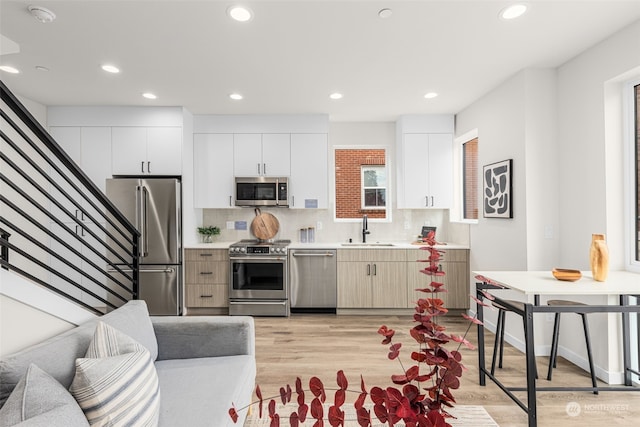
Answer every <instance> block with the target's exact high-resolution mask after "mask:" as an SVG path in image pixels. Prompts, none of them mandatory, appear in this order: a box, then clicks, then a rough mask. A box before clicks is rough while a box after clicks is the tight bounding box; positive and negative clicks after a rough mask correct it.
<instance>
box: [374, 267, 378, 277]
mask: <svg viewBox="0 0 640 427" xmlns="http://www.w3.org/2000/svg"><path fill="white" fill-rule="evenodd" d="M377 274H378V268H377V266H376V265H375V264H373V275H374V276H376V275H377Z"/></svg>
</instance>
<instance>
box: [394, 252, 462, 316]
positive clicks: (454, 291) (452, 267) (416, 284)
mask: <svg viewBox="0 0 640 427" xmlns="http://www.w3.org/2000/svg"><path fill="white" fill-rule="evenodd" d="M406 254H407V264H406V265H407V296H408V304H409V307H413V306H414V303H415V301H417V300H418V299H419V298H429V297H430V296H429V294H425V293H423V292H416V291H415V289H421V288H426V287H427V286H428V285H429V283H431V279H432V277H431V276H427V275H425V274H423V273H420V270H422V269H424V268H425V267H426V266H427V263H422V262H417V260H420V259H425V258H427V256H428V255H427V252H426V251H424V250H420V249H409V250H407V251H406ZM439 264H440V265H441V268H440V269H441V270H443V271H444V272H445V275H444V276H438V277H436V278H435V280H434V281H437V282H442V283H444V289H446V290H447V292H442V293H438V294H436V297H437V298H440V299H442V300H443V301H444V306H445V307H446V308H448V309H468V308H469V292H470V289H469V274H470V273H469V250H468V249H449V250H446V251H445V253H444V255H443V257H442V259H441V260H440V262H439Z"/></svg>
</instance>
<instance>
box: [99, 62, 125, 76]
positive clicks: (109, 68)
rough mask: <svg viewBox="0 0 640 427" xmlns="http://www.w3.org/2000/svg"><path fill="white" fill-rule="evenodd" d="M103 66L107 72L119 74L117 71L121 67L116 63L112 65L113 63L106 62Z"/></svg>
mask: <svg viewBox="0 0 640 427" xmlns="http://www.w3.org/2000/svg"><path fill="white" fill-rule="evenodd" d="M101 68H102V69H103V70H104V71H106V72H107V73H112V74H117V73H119V72H120V68H118V67H116V66H115V65H111V64H104V65H103V66H102V67H101Z"/></svg>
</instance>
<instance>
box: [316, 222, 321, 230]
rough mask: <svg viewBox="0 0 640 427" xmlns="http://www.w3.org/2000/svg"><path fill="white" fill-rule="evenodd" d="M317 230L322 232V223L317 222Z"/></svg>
mask: <svg viewBox="0 0 640 427" xmlns="http://www.w3.org/2000/svg"><path fill="white" fill-rule="evenodd" d="M316 230H322V221H318V222H316Z"/></svg>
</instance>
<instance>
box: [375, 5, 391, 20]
mask: <svg viewBox="0 0 640 427" xmlns="http://www.w3.org/2000/svg"><path fill="white" fill-rule="evenodd" d="M391 15H393V10H391V9H389V8H388V7H385V8H384V9H380V10H379V11H378V16H379V17H380V18H382V19H385V18H388V17H390V16H391Z"/></svg>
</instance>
